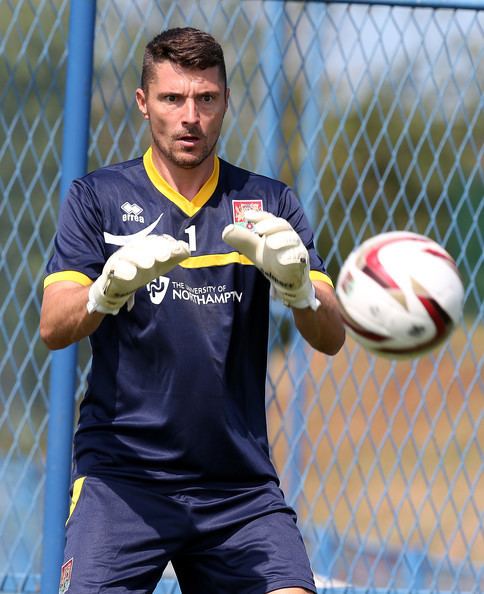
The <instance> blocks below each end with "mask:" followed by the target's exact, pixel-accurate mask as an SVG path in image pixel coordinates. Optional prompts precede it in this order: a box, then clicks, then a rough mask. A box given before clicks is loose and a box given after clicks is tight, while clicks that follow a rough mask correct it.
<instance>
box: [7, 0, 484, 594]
mask: <svg viewBox="0 0 484 594" xmlns="http://www.w3.org/2000/svg"><path fill="white" fill-rule="evenodd" d="M418 4H419V5H418V6H417V5H415V6H411V5H408V6H384V5H381V4H378V5H372V4H371V3H368V4H362V3H361V2H358V3H357V4H350V3H348V4H343V3H341V4H340V3H338V4H331V3H322V2H296V1H294V2H289V1H288V2H282V1H260V0H246V1H242V2H238V1H232V0H222V1H215V0H206V1H203V2H202V1H201V0H200V1H193V0H178V1H177V2H165V1H162V0H158V1H152V0H150V1H148V0H137V1H136V2H132V1H128V0H98V2H97V18H96V35H95V53H94V65H95V69H94V79H93V83H92V103H91V110H92V118H91V129H90V148H89V169H94V168H96V167H99V166H102V165H104V164H107V163H110V162H114V161H118V160H124V159H128V158H132V157H134V156H138V155H139V154H141V153H142V152H143V151H144V150H145V149H146V147H147V145H148V142H149V137H148V131H147V129H146V128H145V127H144V124H143V121H142V119H141V117H140V116H139V114H138V112H137V108H136V106H135V102H134V89H135V88H136V86H137V84H138V80H139V74H140V64H141V58H142V53H143V49H144V45H145V44H146V42H147V41H148V40H149V39H151V37H153V36H154V35H155V34H156V33H157V32H159V31H160V30H162V29H165V28H168V27H172V26H185V25H192V26H196V27H200V28H202V29H206V30H209V31H210V32H211V33H213V34H214V35H215V37H217V38H218V39H219V41H220V42H221V43H222V45H223V46H224V48H225V51H226V60H227V66H228V71H229V84H230V87H231V90H232V94H231V104H230V110H229V113H228V114H227V118H226V122H225V126H224V133H223V138H222V139H221V142H220V154H221V155H222V156H223V157H224V158H227V159H228V160H231V161H233V162H234V163H236V164H238V165H240V166H242V167H246V168H249V169H254V170H257V171H259V172H261V173H266V174H270V175H274V176H277V177H279V178H281V179H282V180H284V181H285V182H287V183H289V184H290V185H292V186H293V187H295V188H296V189H297V191H298V193H299V196H300V198H301V201H302V203H303V205H304V207H305V210H306V212H307V214H308V216H309V217H310V218H311V220H312V222H313V226H314V229H315V234H316V240H317V244H318V247H319V250H320V252H321V254H322V255H323V256H324V258H325V260H326V262H327V264H328V268H329V271H330V273H331V274H332V276H333V278H334V279H336V277H337V274H338V270H339V268H340V266H341V264H342V262H343V260H344V259H345V257H346V256H347V254H348V253H349V251H350V250H351V249H352V247H353V246H354V245H355V244H358V243H360V242H361V241H363V240H364V239H366V238H368V237H370V236H371V235H374V234H376V233H379V232H383V231H388V230H393V229H408V230H411V231H415V232H418V233H423V234H426V235H429V236H431V237H432V238H433V239H435V240H437V241H438V242H439V243H441V244H442V245H443V246H444V247H445V248H446V249H447V250H448V251H449V252H450V253H451V254H452V255H453V256H454V258H455V259H456V261H457V264H458V266H459V268H460V271H461V274H462V277H463V280H464V283H465V289H466V303H465V316H464V318H463V320H462V324H461V325H460V326H459V328H458V329H457V330H456V332H455V333H454V334H453V336H452V337H451V339H450V340H449V341H448V342H447V343H446V344H445V345H444V346H443V347H442V348H441V349H439V350H437V351H434V352H433V353H431V354H429V355H426V356H424V357H422V358H421V359H419V360H415V361H410V362H399V363H392V362H389V361H384V360H378V359H376V358H374V357H373V356H371V355H369V354H368V353H367V352H365V351H364V350H362V349H361V348H359V347H358V346H357V345H356V344H355V343H354V342H352V340H351V339H348V341H347V344H346V346H345V347H344V350H343V351H342V352H341V353H339V354H338V355H337V356H336V357H335V358H333V359H332V358H328V357H325V356H323V355H321V354H319V353H316V352H314V351H312V350H311V349H308V348H307V347H306V346H305V345H304V344H303V342H302V341H301V340H300V339H299V338H298V336H297V334H296V333H295V332H294V331H293V327H292V324H291V321H290V318H289V317H288V316H287V314H286V312H284V311H281V310H280V309H278V308H276V307H274V309H273V311H272V331H271V339H270V340H271V345H270V346H271V349H270V351H271V354H270V359H269V378H268V386H267V387H268V391H267V412H268V421H269V435H270V441H271V447H272V453H273V457H274V460H275V463H276V465H277V468H278V470H279V472H280V475H281V481H282V486H283V489H284V491H285V492H286V495H287V497H288V499H289V501H290V503H291V504H292V505H293V506H294V507H295V508H296V509H297V512H298V516H299V523H300V527H301V530H302V532H303V534H304V537H305V540H306V543H307V545H308V549H309V552H310V556H311V559H312V562H313V568H314V570H315V573H316V574H317V576H318V579H320V580H321V581H320V582H319V583H320V585H321V586H322V587H323V586H324V585H325V584H326V586H327V587H328V590H327V591H329V589H330V586H331V587H332V588H334V589H335V591H337V590H338V588H343V589H344V588H345V586H344V584H350V585H351V587H352V589H353V590H354V591H357V590H358V589H362V590H364V591H365V592H370V590H371V589H378V588H381V589H383V590H384V591H386V592H390V591H392V590H396V589H402V590H404V591H408V592H410V591H411V592H416V591H418V590H429V591H432V592H442V591H449V592H480V591H484V571H483V568H484V519H483V509H484V506H483V501H484V471H483V468H484V464H483V459H484V451H483V449H484V446H483V443H484V430H483V426H482V419H483V412H482V411H483V403H484V392H483V380H482V370H483V347H482V345H483V344H484V329H483V317H484V316H483V305H482V301H483V294H484V274H483V253H484V240H483V230H484V213H483V204H484V200H483V196H484V179H483V170H482V164H483V150H482V139H483V138H484V113H483V100H482V97H483V83H484V60H483V58H484V47H483V44H482V39H483V38H484V12H483V11H482V8H483V7H484V5H482V4H481V5H479V4H476V5H475V7H474V8H472V7H467V9H456V8H453V7H451V6H449V5H448V4H446V5H443V6H441V7H439V6H438V5H435V6H433V7H431V6H429V7H424V6H422V5H421V4H422V3H420V2H419V3H418ZM69 9H70V3H69V2H67V1H62V0H17V1H14V0H0V54H1V70H0V72H1V79H2V85H1V86H0V233H1V235H0V236H1V244H0V245H1V250H2V277H3V282H2V283H1V284H0V591H5V592H22V591H26V592H30V591H37V590H38V589H39V574H40V573H41V571H42V568H41V549H42V541H43V530H44V528H43V527H42V509H43V505H44V502H43V493H44V477H45V470H46V427H47V421H48V416H49V405H48V400H49V397H48V394H49V364H50V356H49V353H48V352H47V350H46V348H45V347H44V346H43V345H42V344H41V343H40V341H39V337H38V319H39V311H40V302H41V287H42V280H43V270H44V266H45V263H46V261H47V259H48V257H49V254H50V252H51V249H52V240H53V236H54V232H55V225H56V219H57V213H58V207H59V201H60V196H59V186H60V177H61V152H62V146H61V144H62V127H63V120H64V117H65V115H66V114H64V88H65V72H66V64H67V49H66V48H67V39H68V20H69ZM79 52H82V48H79ZM75 141H76V139H75V138H73V139H72V142H75ZM88 364H89V351H88V347H87V345H85V344H82V345H81V346H80V349H79V363H78V371H77V375H78V377H77V384H78V385H79V389H78V392H77V398H78V399H80V398H81V397H82V391H83V386H84V385H85V376H86V373H87V369H88ZM45 529H47V528H45ZM325 580H332V581H325ZM159 591H160V592H175V591H177V586H176V583H174V582H173V581H170V580H167V581H166V582H164V583H162V584H160V586H159ZM45 594H47V593H45Z"/></svg>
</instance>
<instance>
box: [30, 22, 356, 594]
mask: <svg viewBox="0 0 484 594" xmlns="http://www.w3.org/2000/svg"><path fill="white" fill-rule="evenodd" d="M136 101H137V104H138V107H139V110H140V112H141V115H142V117H143V118H144V119H145V120H146V122H147V123H148V125H149V128H150V131H151V136H152V142H151V146H150V147H149V148H148V150H147V151H146V153H145V154H144V155H143V156H142V157H139V158H136V159H133V160H131V161H127V162H123V163H118V164H115V165H111V166H107V167H104V168H101V169H99V170H97V171H94V172H92V173H90V174H88V175H86V176H84V177H83V178H80V179H77V180H75V181H74V182H73V183H72V185H71V187H70V189H69V192H68V196H67V199H66V200H65V201H64V202H63V205H62V209H61V214H60V219H59V225H58V229H57V234H56V239H55V248H54V253H53V255H52V257H51V259H50V261H49V264H48V267H47V275H46V278H45V281H44V298H43V303H42V313H41V321H40V332H41V336H42V338H43V340H44V341H45V343H46V344H47V346H48V347H49V348H51V349H59V348H63V347H66V346H67V345H70V344H72V343H74V342H76V341H79V340H81V339H83V338H85V337H89V341H90V344H91V349H92V362H91V370H90V373H89V376H88V381H87V388H86V392H85V395H84V398H83V400H82V402H81V405H80V411H79V421H78V426H77V429H76V433H75V438H74V456H73V461H74V462H73V469H72V490H71V506H70V513H69V517H68V519H67V524H66V543H65V559H64V563H63V565H62V567H61V568H59V573H60V592H62V593H63V594H64V593H66V592H69V593H71V594H95V593H99V592H104V593H111V594H118V593H121V592H123V593H125V592H133V593H135V592H136V593H139V594H141V593H143V594H145V593H148V592H152V591H153V590H154V588H155V587H156V584H157V583H158V581H159V580H160V579H161V576H162V573H163V571H164V569H165V567H166V565H167V563H168V562H170V561H171V563H172V565H173V568H174V570H175V572H176V574H177V578H178V581H179V584H180V588H181V591H182V592H183V594H228V593H229V592H233V593H237V594H266V593H268V592H277V593H283V594H302V593H304V592H315V591H316V589H315V586H314V580H313V576H312V572H311V568H310V564H309V560H308V556H307V553H306V550H305V547H304V544H303V541H302V538H301V535H300V533H299V531H298V528H297V523H296V517H295V514H294V511H293V510H292V509H291V508H290V507H289V506H288V504H287V503H286V501H285V499H284V495H283V493H282V491H281V489H280V487H279V480H278V477H277V474H276V471H275V469H274V466H273V465H272V463H271V460H270V457H269V444H268V439H267V430H266V416H265V394H264V389H265V381H266V371H267V342H268V326H269V303H270V299H271V298H272V299H275V300H278V301H279V302H280V303H282V304H284V306H286V307H287V308H289V309H290V311H291V312H292V314H293V316H294V321H295V325H296V327H297V328H298V330H299V331H300V333H301V334H302V336H303V337H304V338H305V339H306V340H307V342H308V343H309V344H310V345H312V346H313V347H314V348H315V349H317V350H319V351H321V352H323V353H326V354H328V355H334V354H336V353H337V352H338V350H339V349H340V348H341V346H342V344H343V342H344V329H343V325H342V322H341V319H340V316H339V311H338V307H337V302H336V299H335V295H334V290H333V287H332V284H331V281H330V279H329V277H328V275H327V273H326V271H325V268H324V264H323V261H322V260H321V259H320V257H319V256H318V254H317V253H316V251H315V248H314V244H313V237H312V231H311V229H310V227H309V225H308V222H307V219H306V217H305V216H304V213H303V211H302V209H301V207H300V205H299V202H298V200H297V198H296V197H295V195H294V192H293V191H292V190H291V189H290V188H289V187H287V186H286V185H285V184H283V183H281V182H279V181H277V180H274V179H270V178H267V177H263V176H261V175H258V174H256V173H252V172H249V171H245V170H243V169H240V168H239V167H236V166H234V165H231V164H229V163H228V162H226V161H224V160H222V159H221V158H219V157H218V156H217V154H216V145H217V141H218V138H219V135H220V131H221V127H222V122H223V119H224V115H225V112H226V110H227V108H228V101H229V89H228V88H227V80H226V72H225V64H224V57H223V52H222V49H221V47H220V45H219V44H218V43H217V42H216V41H215V39H213V37H212V36H210V35H209V34H207V33H204V32H202V31H199V30H197V29H193V28H180V29H171V30H168V31H165V32H163V33H161V34H160V35H158V36H156V37H155V38H154V39H153V40H152V41H151V42H150V43H149V44H148V45H147V47H146V49H145V54H144V59H143V68H142V77H141V84H140V87H139V88H138V89H137V90H136Z"/></svg>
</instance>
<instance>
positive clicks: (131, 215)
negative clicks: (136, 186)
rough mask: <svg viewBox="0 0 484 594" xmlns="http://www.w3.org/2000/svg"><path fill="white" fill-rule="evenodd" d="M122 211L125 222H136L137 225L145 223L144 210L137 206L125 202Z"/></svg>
mask: <svg viewBox="0 0 484 594" xmlns="http://www.w3.org/2000/svg"><path fill="white" fill-rule="evenodd" d="M121 210H122V211H123V221H136V222H137V223H144V222H145V218H144V217H143V216H141V213H142V212H143V209H142V208H141V206H138V205H137V204H131V203H130V202H125V203H124V204H121Z"/></svg>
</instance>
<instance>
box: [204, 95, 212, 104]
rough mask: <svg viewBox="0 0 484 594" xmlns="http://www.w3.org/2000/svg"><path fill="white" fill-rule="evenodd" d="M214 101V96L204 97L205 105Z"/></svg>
mask: <svg viewBox="0 0 484 594" xmlns="http://www.w3.org/2000/svg"><path fill="white" fill-rule="evenodd" d="M212 101H213V95H202V102H203V103H211V102H212Z"/></svg>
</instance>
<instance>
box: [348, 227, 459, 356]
mask: <svg viewBox="0 0 484 594" xmlns="http://www.w3.org/2000/svg"><path fill="white" fill-rule="evenodd" d="M336 295H337V297H338V300H339V303H340V308H341V313H342V316H343V320H344V322H345V324H346V326H347V329H348V333H349V334H350V335H352V336H353V337H354V338H355V340H357V341H358V342H359V343H360V344H362V346H364V347H365V348H367V349H368V350H370V351H371V352H373V353H375V354H378V355H381V356H386V357H392V358H409V357H416V356H420V355H421V354H423V353H424V352H427V351H429V350H431V349H433V348H435V347H436V346H437V345H439V344H440V343H442V342H443V341H444V340H445V339H446V338H447V337H448V336H449V335H450V333H451V332H452V330H453V328H454V327H455V324H456V323H457V322H458V320H459V318H460V316H461V314H462V307H463V300H464V290H463V287H462V282H461V279H460V276H459V272H458V269H457V266H456V264H455V262H454V260H453V258H452V257H451V256H450V255H449V254H448V253H447V252H446V251H445V250H444V249H443V248H442V247H441V246H440V245H438V244H437V243H436V242H435V241H433V240H431V239H429V238H427V237H425V236H422V235H418V234H415V233H411V232H406V231H392V232H388V233H382V234H380V235H377V236H374V237H372V238H370V239H368V240H366V241H365V242H364V243H362V244H361V245H360V246H359V247H358V248H356V249H355V250H353V252H351V254H350V255H349V256H348V258H347V259H346V261H345V262H344V264H343V266H342V268H341V271H340V274H339V276H338V280H337V283H336Z"/></svg>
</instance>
